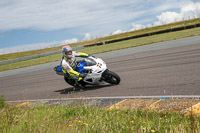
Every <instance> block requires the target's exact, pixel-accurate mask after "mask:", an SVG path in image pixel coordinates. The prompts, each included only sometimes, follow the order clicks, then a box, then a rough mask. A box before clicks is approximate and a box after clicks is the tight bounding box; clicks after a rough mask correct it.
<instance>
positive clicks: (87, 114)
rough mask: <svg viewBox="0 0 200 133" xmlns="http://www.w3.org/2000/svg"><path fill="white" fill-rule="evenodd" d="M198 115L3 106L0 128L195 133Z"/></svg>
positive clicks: (19, 132)
mask: <svg viewBox="0 0 200 133" xmlns="http://www.w3.org/2000/svg"><path fill="white" fill-rule="evenodd" d="M199 122H200V117H198V116H195V115H191V116H185V115H184V114H181V113H178V112H156V111H150V110H142V109H137V110H116V109H113V110H108V109H105V108H98V107H87V106H79V107H78V106H37V107H14V106H8V105H7V106H5V107H4V108H3V109H0V132H3V133H4V132H5V133H13V132H14V133H38V132H45V133H46V132H48V133H55V132H56V133H78V132H80V133H94V132H97V133H133V132H134V133H136V132H138V133H151V132H157V133H158V132H159V133H165V132H177V133H184V132H185V133H192V132H194V133H199V132H200V126H199V124H200V123H199Z"/></svg>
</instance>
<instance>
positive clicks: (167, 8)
mask: <svg viewBox="0 0 200 133" xmlns="http://www.w3.org/2000/svg"><path fill="white" fill-rule="evenodd" d="M193 18H200V0H165V1H162V0H109V1H108V0H0V54H7V53H13V52H21V51H27V50H35V49H42V48H47V47H53V46H59V45H63V44H69V43H74V42H78V41H83V40H89V39H93V38H98V37H103V36H108V35H113V34H119V33H123V32H128V31H133V30H138V29H142V28H146V27H151V26H156V25H162V24H167V23H171V22H176V21H182V20H188V19H193Z"/></svg>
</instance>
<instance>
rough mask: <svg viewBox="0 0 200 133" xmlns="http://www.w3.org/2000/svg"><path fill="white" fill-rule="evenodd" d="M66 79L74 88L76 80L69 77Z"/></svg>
mask: <svg viewBox="0 0 200 133" xmlns="http://www.w3.org/2000/svg"><path fill="white" fill-rule="evenodd" d="M64 79H65V82H67V83H68V84H69V85H71V86H74V84H75V80H73V79H70V78H68V77H64Z"/></svg>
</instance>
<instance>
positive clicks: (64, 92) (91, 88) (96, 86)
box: [54, 84, 113, 94]
mask: <svg viewBox="0 0 200 133" xmlns="http://www.w3.org/2000/svg"><path fill="white" fill-rule="evenodd" d="M110 86H113V85H110V84H108V85H93V86H87V87H86V88H85V89H83V90H81V89H80V88H74V87H70V88H65V89H62V90H57V91H54V92H60V94H70V93H79V92H85V91H91V90H96V89H101V88H105V87H110Z"/></svg>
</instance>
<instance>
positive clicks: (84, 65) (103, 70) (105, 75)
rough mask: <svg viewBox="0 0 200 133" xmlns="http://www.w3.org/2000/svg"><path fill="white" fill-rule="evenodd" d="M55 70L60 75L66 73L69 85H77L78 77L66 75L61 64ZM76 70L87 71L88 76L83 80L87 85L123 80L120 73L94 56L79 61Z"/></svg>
mask: <svg viewBox="0 0 200 133" xmlns="http://www.w3.org/2000/svg"><path fill="white" fill-rule="evenodd" d="M54 70H55V71H56V74H58V75H65V76H64V79H65V81H66V82H67V83H68V84H69V85H71V86H75V84H76V82H77V79H75V78H72V77H71V76H69V75H68V76H66V74H64V73H63V71H62V67H61V65H59V66H56V67H55V68H54ZM76 71H78V72H79V73H86V77H85V78H84V79H83V80H82V82H83V83H84V84H85V85H101V84H105V83H109V84H113V85H117V84H119V83H120V81H121V79H120V77H119V75H118V74H116V73H115V72H112V71H110V70H108V69H107V66H106V64H105V62H104V61H103V60H102V59H100V58H95V57H93V56H89V57H88V58H86V59H84V60H81V61H77V67H76Z"/></svg>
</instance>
